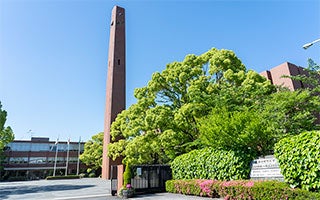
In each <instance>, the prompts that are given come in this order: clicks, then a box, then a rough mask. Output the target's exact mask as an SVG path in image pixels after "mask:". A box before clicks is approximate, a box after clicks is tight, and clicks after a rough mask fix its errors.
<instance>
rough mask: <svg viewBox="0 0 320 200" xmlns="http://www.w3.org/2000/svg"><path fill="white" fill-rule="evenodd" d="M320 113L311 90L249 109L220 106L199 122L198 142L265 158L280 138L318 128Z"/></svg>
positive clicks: (275, 95) (276, 95) (268, 99)
mask: <svg viewBox="0 0 320 200" xmlns="http://www.w3.org/2000/svg"><path fill="white" fill-rule="evenodd" d="M252 99H254V98H252ZM319 111H320V98H319V96H315V95H312V93H311V92H310V91H309V90H299V91H289V90H281V91H278V92H275V93H272V94H270V95H266V96H264V98H263V99H260V100H259V101H255V104H252V105H250V104H249V106H248V104H241V105H237V104H225V103H224V104H223V103H221V106H219V107H214V108H213V109H212V111H211V113H210V114H209V115H207V116H205V117H203V118H201V119H198V121H199V130H200V134H199V139H198V143H201V144H203V146H205V147H206V146H208V147H214V148H221V149H224V150H234V151H237V150H241V151H243V152H246V153H248V154H250V155H252V156H260V155H266V154H269V153H271V152H272V151H273V147H274V144H275V143H276V142H278V141H279V140H280V139H282V138H284V137H287V136H290V135H291V136H292V135H297V134H299V133H301V132H303V131H309V130H315V129H318V128H319V127H318V125H317V124H315V123H314V122H315V120H316V118H315V116H314V113H315V112H319Z"/></svg>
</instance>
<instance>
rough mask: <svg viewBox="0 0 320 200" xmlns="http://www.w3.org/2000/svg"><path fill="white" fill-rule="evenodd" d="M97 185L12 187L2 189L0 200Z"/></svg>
mask: <svg viewBox="0 0 320 200" xmlns="http://www.w3.org/2000/svg"><path fill="white" fill-rule="evenodd" d="M94 186H95V185H46V186H13V187H12V186H10V187H1V193H0V199H7V198H9V197H8V195H23V194H28V193H38V192H53V191H64V190H77V189H82V188H89V187H94Z"/></svg>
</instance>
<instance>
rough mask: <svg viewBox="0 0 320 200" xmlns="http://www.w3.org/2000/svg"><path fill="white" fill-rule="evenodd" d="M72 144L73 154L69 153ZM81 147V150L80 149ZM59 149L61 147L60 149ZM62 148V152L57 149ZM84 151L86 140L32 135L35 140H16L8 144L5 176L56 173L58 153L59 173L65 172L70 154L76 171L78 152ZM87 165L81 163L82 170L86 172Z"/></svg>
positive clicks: (71, 167) (71, 170) (34, 176)
mask: <svg viewBox="0 0 320 200" xmlns="http://www.w3.org/2000/svg"><path fill="white" fill-rule="evenodd" d="M68 146H69V156H67V154H68ZM79 146H80V152H79ZM57 148H58V149H57ZM56 150H58V151H56ZM83 150H84V142H80V145H79V142H70V143H69V145H68V142H67V141H64V142H62V141H59V142H58V143H56V142H55V141H49V138H42V137H32V138H31V140H14V141H13V142H11V143H9V144H8V145H7V146H6V147H5V151H4V155H5V158H4V160H3V163H1V165H2V166H3V170H2V176H3V178H4V179H8V178H9V177H26V178H27V179H29V180H30V179H31V180H32V179H40V178H45V177H47V176H49V175H52V174H53V171H54V165H55V156H56V152H57V162H56V175H65V170H66V165H67V157H68V170H67V171H68V172H67V173H68V174H76V173H77V169H78V155H79V153H82V152H83ZM86 169H87V167H86V166H85V165H84V164H83V163H81V161H80V162H79V172H80V173H81V172H85V171H86Z"/></svg>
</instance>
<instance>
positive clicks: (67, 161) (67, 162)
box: [65, 137, 70, 176]
mask: <svg viewBox="0 0 320 200" xmlns="http://www.w3.org/2000/svg"><path fill="white" fill-rule="evenodd" d="M67 148H68V149H67V160H66V174H65V175H66V176H67V175H68V164H69V150H70V137H69V139H68V147H67Z"/></svg>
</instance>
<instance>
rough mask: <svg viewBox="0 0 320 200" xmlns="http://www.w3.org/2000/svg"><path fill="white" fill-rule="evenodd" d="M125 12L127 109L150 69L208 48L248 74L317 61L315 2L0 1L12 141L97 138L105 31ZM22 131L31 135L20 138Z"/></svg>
mask: <svg viewBox="0 0 320 200" xmlns="http://www.w3.org/2000/svg"><path fill="white" fill-rule="evenodd" d="M114 5H119V6H121V7H124V8H125V9H126V25H127V26H126V34H127V36H126V40H127V52H126V53H127V78H126V80H127V88H126V92H127V98H126V101H127V107H128V106H130V105H131V104H133V103H134V102H135V99H134V97H133V91H134V89H135V88H137V87H143V86H144V85H146V83H147V82H148V81H149V80H150V77H151V75H152V73H153V72H155V71H162V70H163V69H164V68H165V66H166V64H167V63H170V62H173V61H181V60H183V58H184V57H185V55H187V54H197V55H199V54H202V53H204V52H206V51H207V50H209V49H210V48H212V47H216V48H218V49H230V50H233V51H234V52H235V53H236V54H237V56H238V57H239V58H240V59H241V60H242V62H243V63H244V64H245V65H246V67H247V68H248V69H254V70H256V71H258V72H261V71H264V70H266V69H270V68H272V67H275V66H277V65H279V64H281V63H283V62H286V61H288V62H291V63H294V64H296V65H299V66H306V64H307V59H308V58H313V59H314V60H315V61H316V62H317V63H320V43H318V44H317V45H314V46H312V47H310V48H309V49H308V50H304V49H302V45H303V44H305V43H307V42H311V41H313V40H315V39H318V38H320V1H319V0H313V1H312V0H305V1H303V0H299V1H298V0H296V1H294V0H293V1H289V0H287V1H284V0H283V1H276V0H272V1H271V0H270V1H267V0H265V1H253V0H252V1H209V0H208V1H201V0H200V1H196V0H194V1H191V0H189V1H182V0H176V1H169V0H157V1H152V0H151V1H147V0H145V1H138V0H133V1H129V0H128V1H102V0H90V1H89V0H81V1H80V0H56V1H54V0H0V101H1V103H2V105H3V109H5V110H7V112H8V119H7V123H6V125H10V126H11V127H12V128H13V130H14V133H15V137H16V139H30V136H31V135H32V136H45V137H50V139H51V140H55V139H56V138H57V137H58V136H59V137H60V140H67V138H68V137H71V139H72V140H73V141H77V140H78V139H79V136H81V137H82V140H84V141H85V140H88V139H90V138H91V136H92V135H94V134H96V133H98V132H100V131H103V121H104V109H105V90H106V77H107V55H108V40H109V24H110V17H111V10H112V8H113V6H114ZM29 130H31V131H29Z"/></svg>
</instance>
